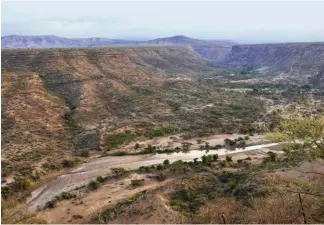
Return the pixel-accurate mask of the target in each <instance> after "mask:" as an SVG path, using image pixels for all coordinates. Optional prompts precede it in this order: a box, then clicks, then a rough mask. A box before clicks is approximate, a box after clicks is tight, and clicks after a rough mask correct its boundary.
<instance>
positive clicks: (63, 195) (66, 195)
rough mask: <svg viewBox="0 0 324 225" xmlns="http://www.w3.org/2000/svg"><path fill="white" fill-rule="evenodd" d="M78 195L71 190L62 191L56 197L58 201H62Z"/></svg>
mask: <svg viewBox="0 0 324 225" xmlns="http://www.w3.org/2000/svg"><path fill="white" fill-rule="evenodd" d="M75 197H76V195H75V194H72V193H69V192H62V193H61V194H59V195H57V196H56V197H55V198H56V200H57V201H62V200H68V199H72V198H75Z"/></svg>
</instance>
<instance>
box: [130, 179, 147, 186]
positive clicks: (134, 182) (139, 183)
mask: <svg viewBox="0 0 324 225" xmlns="http://www.w3.org/2000/svg"><path fill="white" fill-rule="evenodd" d="M131 183H132V185H133V186H141V185H143V184H144V179H137V180H131Z"/></svg>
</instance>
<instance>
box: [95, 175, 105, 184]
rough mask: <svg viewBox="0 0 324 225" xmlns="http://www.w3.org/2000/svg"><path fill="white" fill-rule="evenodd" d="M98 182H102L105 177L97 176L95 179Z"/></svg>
mask: <svg viewBox="0 0 324 225" xmlns="http://www.w3.org/2000/svg"><path fill="white" fill-rule="evenodd" d="M96 180H97V181H98V182H99V183H102V182H104V181H105V178H103V177H102V176H98V177H97V179H96Z"/></svg>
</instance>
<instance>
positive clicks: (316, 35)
mask: <svg viewBox="0 0 324 225" xmlns="http://www.w3.org/2000/svg"><path fill="white" fill-rule="evenodd" d="M323 9H324V2H313V3H306V2H304V3H303V2H286V3H282V2H281V3H280V2H259V3H258V2H246V3H245V2H236V3H234V2H204V3H198V2H176V3H175V2H138V3H137V2H128V3H126V2H119V3H118V2H90V1H89V2H76V1H74V2H26V1H25V2H13V1H2V10H1V11H2V16H1V17H2V28H1V29H2V34H1V36H5V35H11V34H20V35H57V36H63V37H109V38H123V39H141V40H143V39H152V38H158V37H167V36H173V35H180V34H181V35H186V36H190V37H194V38H203V39H231V40H235V41H240V42H284V41H324V13H323Z"/></svg>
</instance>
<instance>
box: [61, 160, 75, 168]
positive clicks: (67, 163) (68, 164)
mask: <svg viewBox="0 0 324 225" xmlns="http://www.w3.org/2000/svg"><path fill="white" fill-rule="evenodd" d="M62 165H63V167H73V166H74V161H72V160H68V159H64V160H63V161H62Z"/></svg>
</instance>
